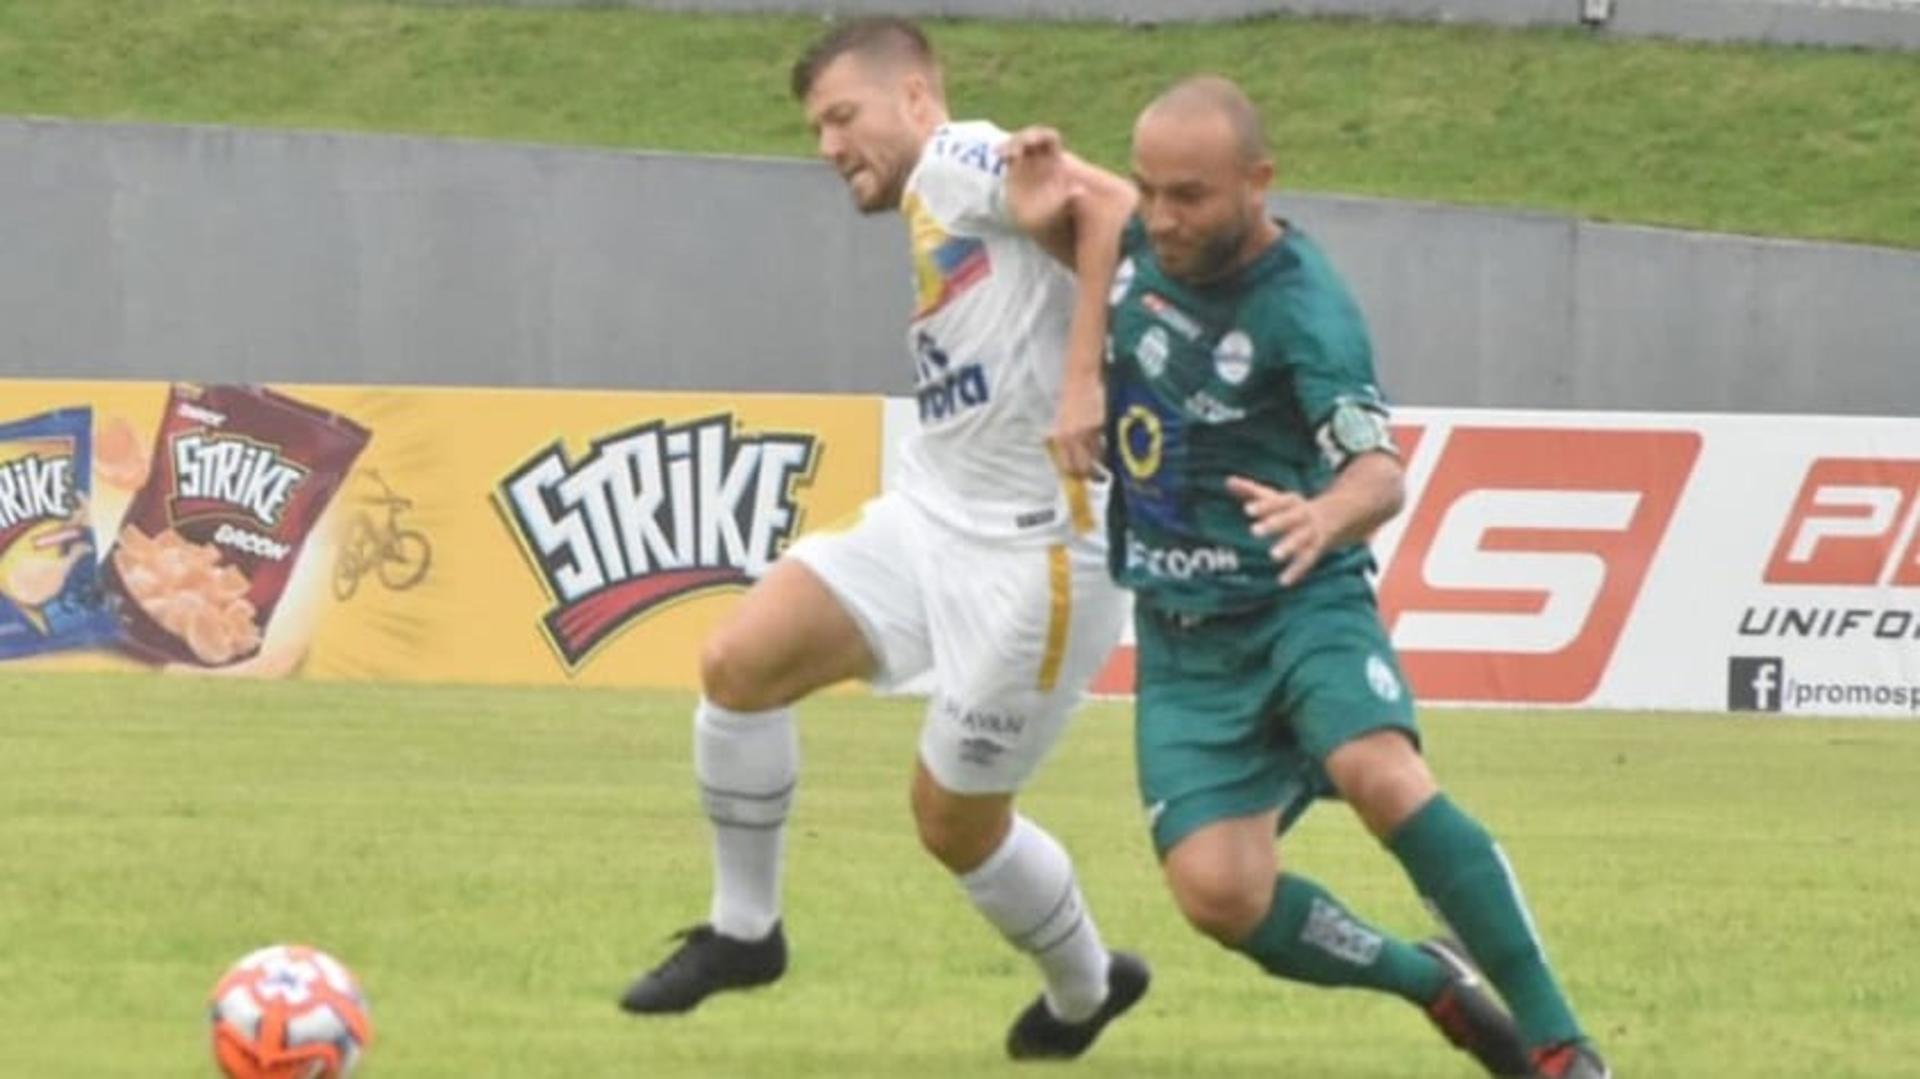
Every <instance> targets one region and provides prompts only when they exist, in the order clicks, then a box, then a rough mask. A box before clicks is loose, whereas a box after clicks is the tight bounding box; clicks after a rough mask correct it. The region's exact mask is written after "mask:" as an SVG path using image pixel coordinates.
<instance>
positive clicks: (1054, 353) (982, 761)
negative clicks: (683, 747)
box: [621, 18, 1149, 1058]
mask: <svg viewBox="0 0 1920 1079" xmlns="http://www.w3.org/2000/svg"><path fill="white" fill-rule="evenodd" d="M793 91H794V96H795V97H796V98H798V99H799V100H800V101H801V102H802V103H803V105H804V107H805V110H806V114H807V119H808V122H809V124H810V126H811V127H812V129H813V130H814V132H815V134H816V135H817V137H818V140H819V151H820V155H821V156H822V157H823V158H825V159H826V161H827V162H828V163H829V164H831V165H832V166H833V167H834V169H835V170H836V171H837V172H839V174H840V176H841V178H842V179H843V180H844V181H845V182H846V183H847V186H848V187H849V188H850V189H851V191H852V194H853V197H854V201H855V203H856V205H857V206H858V208H859V209H860V210H861V211H862V212H863V213H882V212H888V211H893V210H898V211H899V212H900V213H902V214H904V215H905V217H906V219H907V224H908V229H909V233H910V239H911V250H912V260H913V272H914V281H915V285H916V304H915V306H916V310H915V311H914V313H913V316H912V319H911V322H910V324H909V328H908V334H907V338H908V347H909V349H910V355H911V357H912V359H913V362H914V364H915V365H916V373H917V383H916V396H917V399H918V402H919V412H920V429H919V431H918V432H917V434H915V435H914V436H913V438H912V439H911V440H910V441H909V442H908V444H907V446H906V447H905V449H904V451H903V454H902V459H901V462H900V467H899V470H898V474H897V477H896V481H895V483H894V484H893V485H892V487H891V488H890V489H889V490H888V491H887V492H886V493H884V494H882V495H881V496H880V497H879V498H877V499H875V500H874V501H872V502H870V503H869V504H868V505H867V506H866V508H865V511H864V513H863V515H862V517H861V519H860V521H859V523H858V524H856V525H854V526H853V527H852V528H851V529H850V530H848V531H844V532H839V533H832V534H819V533H816V534H814V535H811V536H808V537H806V538H804V539H802V540H801V541H799V542H798V543H796V544H794V546H793V547H792V548H791V549H789V550H788V551H787V552H786V554H785V556H784V557H783V558H782V559H780V561H779V562H777V563H776V564H775V565H774V566H773V568H772V569H771V570H770V571H769V572H768V573H767V574H766V576H764V577H763V578H762V579H761V580H759V581H758V582H757V583H756V584H755V585H754V587H753V588H752V589H751V590H750V591H749V592H748V594H747V596H746V598H745V599H744V600H743V601H742V602H741V604H740V606H739V607H738V608H737V609H736V610H735V612H734V613H733V614H732V616H731V617H730V618H729V620H728V621H727V622H726V623H725V624H724V625H723V626H721V627H720V628H719V629H718V630H717V631H716V632H715V634H714V635H713V637H712V638H711V639H710V640H709V641H708V643H707V645H706V648H705V649H704V651H703V654H702V660H701V672H700V673H701V685H702V689H703V697H702V699H701V702H700V705H699V708H698V711H697V712H696V714H695V718H694V771H695V773H696V776H697V778H698V781H699V786H700V792H701V798H702V803H703V805H704V807H705V809H706V814H707V817H708V819H709V820H710V821H711V822H712V825H713V854H714V893H713V904H712V910H711V914H710V920H709V922H708V923H706V924H703V925H700V926H697V927H695V928H693V929H691V930H688V931H686V932H685V933H684V934H682V943H681V945H680V947H679V948H678V950H677V951H675V952H674V953H673V954H672V955H671V956H670V957H668V959H667V960H666V961H665V962H664V963H662V964H661V965H660V966H659V967H657V968H655V969H654V970H652V971H651V972H649V973H648V974H647V975H645V976H644V977H642V978H641V979H640V980H639V981H637V982H635V983H634V985H633V986H632V987H631V988H630V989H629V990H628V991H627V993H626V995H625V996H624V997H623V998H622V1002H621V1003H622V1006H623V1007H625V1008H626V1009H627V1010H629V1011H633V1012H638V1013H648V1014H658V1013H674V1012H683V1011H686V1010H688V1009H690V1008H692V1007H694V1006H695V1005H697V1004H698V1003H699V1002H700V1001H701V1000H703V999H705V998H706V997H707V996H708V995H709V994H711V993H713V992H716V991H718V990H722V989H730V988H744V987H748V986H754V985H761V984H765V983H768V982H771V981H773V980H775V979H777V978H779V977H780V975H781V974H782V973H784V971H785V969H786V941H785V936H784V934H783V932H782V927H781V910H780V873H781V862H782V855H783V842H784V827H785V822H786V818H787V813H788V809H789V807H790V806H791V804H792V802H793V797H794V790H795V787H796V776H797V774H798V750H797V743H796V740H795V734H794V721H793V714H792V711H791V706H792V704H793V703H794V702H795V701H797V700H799V699H800V698H802V697H804V696H806V695H807V694H809V693H811V692H813V691H814V690H816V689H819V688H822V687H824V686H827V685H831V684H833V683H835V682H839V681H842V680H844V679H848V678H865V679H868V680H870V681H872V682H874V683H876V684H881V685H889V684H895V683H898V682H900V681H902V680H905V679H909V678H912V677H915V676H917V675H920V674H923V673H925V672H929V671H931V673H932V681H933V695H932V698H931V700H930V701H929V703H928V707H927V711H926V716H925V719H924V721H923V726H922V728H921V735H920V744H919V761H918V765H917V767H916V768H915V771H914V775H913V780H912V805H913V813H914V818H915V821H916V823H917V824H918V827H919V833H920V839H921V842H922V844H923V845H924V846H925V847H926V849H927V850H928V852H929V853H931V854H932V855H933V856H934V857H935V858H937V859H939V860H940V861H941V862H942V863H943V864H944V865H945V866H946V867H947V868H948V869H949V870H950V871H951V872H953V873H954V875H955V876H956V877H957V878H958V880H959V882H960V885H961V887H962V889H963V890H964V891H965V893H966V895H967V897H968V898H969V899H970V900H971V901H972V903H973V905H974V906H975V908H976V909H978V910H979V911H980V913H981V914H982V915H983V916H984V917H985V918H986V919H987V920H988V921H989V922H991V923H992V924H993V925H994V926H995V927H996V928H998V929H999V930H1000V931H1001V933H1002V934H1003V935H1005V936H1006V938H1007V939H1008V941H1009V942H1011V943H1012V944H1013V945H1014V947H1016V948H1018V949H1020V950H1022V951H1024V952H1026V953H1027V954H1028V955H1030V956H1031V957H1032V958H1033V960H1034V962H1035V963H1036V964H1037V965H1038V967H1039V968H1040V972H1041V975H1042V978H1043V980H1044V983H1045V988H1044V991H1043V992H1042V993H1041V994H1040V996H1039V997H1038V998H1037V999H1036V1000H1035V1001H1034V1002H1033V1003H1032V1004H1031V1005H1030V1006H1029V1007H1028V1008H1027V1009H1026V1010H1025V1011H1024V1012H1022V1013H1021V1015H1020V1016H1019V1017H1018V1018H1017V1019H1016V1020H1015V1022H1014V1025H1013V1028H1012V1029H1011V1030H1010V1031H1009V1033H1008V1036H1007V1051H1008V1052H1009V1053H1010V1054H1011V1055H1012V1056H1014V1057H1016V1058H1060V1057H1073V1056H1078V1055H1079V1054H1080V1053H1082V1052H1084V1051H1085V1050H1086V1049H1087V1048H1088V1046H1090V1045H1091V1044H1092V1043H1093V1040H1094V1038H1095V1037H1097V1036H1098V1034H1099V1033H1100V1031H1101V1029H1102V1028H1103V1027H1104V1026H1105V1025H1106V1024H1107V1023H1108V1022H1109V1021H1111V1020H1112V1019H1113V1018H1114V1017H1115V1016H1117V1015H1119V1014H1120V1013H1122V1012H1124V1011H1125V1010H1126V1009H1127V1008H1129V1007H1131V1006H1132V1005H1133V1003H1134V1002H1135V1001H1137V1000H1138V999H1139V998H1140V996H1141V995H1142V994H1143V993H1144V992H1145V991H1146V988H1147V982H1148V979H1149V972H1148V969H1147V967H1146V965H1145V964H1144V963H1143V962H1142V961H1141V960H1140V959H1139V958H1138V957H1136V956H1132V955H1129V954H1127V953H1124V952H1112V951H1109V950H1108V949H1107V947H1106V946H1105V944H1103V943H1102V941H1101V937H1100V932H1099V930H1098V929H1097V928H1096V926H1095V924H1094V920H1093V917H1092V915H1091V914H1090V913H1089V911H1088V909H1087V904H1086V902H1085V900H1084V898H1083V897H1082V896H1081V893H1080V889H1079V886H1078V884H1077V883H1076V880H1075V875H1074V870H1073V864H1072V862H1071V861H1070V860H1069V858H1068V856H1067V852H1066V851H1065V849H1063V848H1062V847H1061V845H1060V844H1059V843H1058V842H1057V841H1056V840H1055V839H1054V838H1053V837H1052V836H1050V835H1048V834H1047V833H1046V832H1045V831H1044V830H1042V829H1041V828H1040V827H1039V826H1038V825H1036V824H1034V823H1033V822H1032V821H1030V820H1027V819H1026V818H1025V817H1022V816H1020V815H1019V814H1017V813H1016V812H1014V808H1013V798H1014V792H1015V791H1017V790H1018V789H1019V788H1020V787H1021V786H1022V785H1023V784H1024V783H1025V782H1026V780H1027V778H1028V777H1029V776H1030V775H1032V773H1033V771H1034V769H1035V768H1036V767H1037V766H1038V765H1039V763H1040V761H1041V759H1042V758H1043V757H1045V756H1046V754H1047V752H1048V750H1049V749H1051V747H1052V746H1053V744H1054V742H1055V741H1056V740H1057V739H1058V737H1059V736H1060V733H1061V731H1062V730H1063V729H1064V727H1065V725H1066V721H1067V716H1068V713H1069V712H1070V711H1071V710H1072V709H1073V707H1074V705H1075V704H1076V703H1077V701H1078V699H1079V697H1080V695H1081V692H1082V690H1083V689H1084V688H1085V686H1086V684H1087V682H1088V681H1089V680H1090V679H1091V678H1092V677H1093V675H1094V674H1095V673H1096V672H1097V671H1098V669H1099V667H1100V666H1101V664H1102V663H1103V662H1104V661H1105V659H1106V657H1107V655H1108V653H1109V652H1110V651H1111V650H1112V648H1113V646H1114V644H1115V643H1116V641H1117V640H1118V637H1119V634H1120V627H1121V623H1122V620H1123V619H1124V617H1125V600H1124V599H1123V597H1122V593H1121V592H1120V591H1119V590H1118V589H1117V588H1116V587H1115V586H1114V585H1113V584H1112V583H1111V581H1110V579H1109V578H1108V575H1107V570H1106V549H1105V541H1104V536H1103V530H1102V528H1101V527H1100V523H1101V522H1100V520H1099V517H1100V515H1101V514H1102V513H1103V512H1104V511H1103V507H1102V505H1101V502H1102V498H1101V497H1100V492H1099V491H1097V490H1090V489H1089V488H1088V486H1087V485H1085V484H1084V483H1082V482H1081V481H1079V480H1070V479H1067V478H1066V477H1067V476H1069V475H1085V474H1086V473H1087V472H1088V470H1089V469H1090V468H1091V464H1092V462H1093V460H1095V459H1096V457H1097V452H1098V438H1099V428H1100V421H1101V416H1102V410H1103V408H1104V405H1103V402H1102V397H1101V388H1100V364H1101V359H1102V355H1101V349H1102V348H1103V340H1104V331H1105V318H1106V300H1107V296H1106V293H1107V288H1108V285H1109V284H1110V282H1111V281H1112V278H1113V272H1114V263H1115V262H1116V261H1117V258H1118V255H1117V252H1118V237H1119V233H1120V228H1121V226H1122V224H1123V223H1124V221H1125V218H1126V215H1127V213H1128V212H1129V210H1130V207H1131V189H1130V188H1129V187H1128V186H1127V185H1126V183H1125V182H1124V181H1121V180H1120V179H1119V178H1117V177H1114V176H1112V175H1110V174H1108V173H1105V172H1101V171H1100V170H1097V169H1094V168H1091V167H1089V166H1087V165H1085V164H1084V163H1082V162H1080V161H1078V160H1077V159H1073V158H1071V157H1068V156H1065V155H1064V151H1062V150H1061V149H1060V148H1059V144H1058V140H1057V138H1055V137H1054V136H1053V135H1052V133H1051V132H1046V131H1043V130H1038V129H1036V130H1031V131H1026V132H1022V133H1021V134H1020V135H1018V136H1011V137H1010V136H1009V135H1008V134H1007V133H1006V132H1004V131H1001V130H1000V129H998V128H996V127H994V126H993V125H992V124H989V123H983V122H969V123H956V122H953V121H951V120H950V119H949V118H948V115H947V109H946V103H945V99H944V95H943V93H942V91H941V83H940V69H939V65H938V63H937V62H936V60H935V59H934V56H933V53H932V50H931V48H930V47H929V45H928V44H927V40H926V38H925V37H924V36H923V35H922V34H921V32H920V31H919V29H918V28H917V27H915V26H914V25H913V24H912V23H910V22H906V21H904V20H899V19H890V18H879V19H862V20H856V21H852V22H847V23H842V24H837V25H836V26H834V27H832V28H830V29H829V30H828V31H827V33H826V34H825V35H824V36H823V37H822V38H821V39H820V40H819V41H818V42H816V43H815V44H814V45H813V47H812V48H811V49H809V50H808V52H807V53H806V54H805V55H804V56H803V57H802V58H801V59H800V61H799V63H798V64H796V65H795V67H794V73H793ZM1056 459H1057V460H1056Z"/></svg>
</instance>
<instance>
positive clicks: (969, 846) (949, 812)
mask: <svg viewBox="0 0 1920 1079" xmlns="http://www.w3.org/2000/svg"><path fill="white" fill-rule="evenodd" d="M1012 813H1013V811H1012V808H1011V807H1010V806H1002V805H998V804H989V803H981V802H979V801H978V800H972V801H969V800H964V799H960V798H955V797H941V796H940V795H939V794H938V793H936V792H934V791H932V790H930V789H929V787H928V786H927V785H926V784H924V783H921V784H916V785H915V787H914V790H913V822H914V826H915V828H916V830H917V831H918V832H919V836H920V846H921V847H922V848H923V849H924V850H925V851H926V852H927V853H928V854H931V855H933V857H934V859H935V860H936V861H938V862H939V863H940V864H941V865H943V866H946V867H947V870H948V872H951V873H955V874H960V873H969V872H972V871H973V870H975V869H977V868H979V867H980V865H981V864H982V863H984V862H985V861H986V860H987V858H988V857H990V856H991V855H992V854H993V852H994V851H995V850H996V849H998V848H999V846H1000V844H1001V842H1002V841H1004V840H1005V839H1006V835H1007V829H1008V828H1009V827H1011V825H1012V821H1013V817H1012Z"/></svg>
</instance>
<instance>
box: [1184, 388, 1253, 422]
mask: <svg viewBox="0 0 1920 1079" xmlns="http://www.w3.org/2000/svg"><path fill="white" fill-rule="evenodd" d="M1184 404H1185V408H1186V410H1187V414H1188V415H1190V416H1192V417H1193V418H1194V419H1196V420H1199V421H1200V422H1201V423H1233V422H1234V421H1236V420H1244V419H1246V418H1247V410H1246V409H1244V408H1241V407H1240V406H1238V405H1230V404H1227V403H1226V402H1225V401H1222V400H1220V399H1219V398H1218V397H1215V396H1214V395H1212V394H1210V393H1208V392H1207V391H1205V390H1195V391H1194V392H1193V393H1191V394H1188V395H1187V399H1186V401H1185V403H1184Z"/></svg>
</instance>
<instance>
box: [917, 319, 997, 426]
mask: <svg viewBox="0 0 1920 1079" xmlns="http://www.w3.org/2000/svg"><path fill="white" fill-rule="evenodd" d="M913 351H914V369H915V373H916V376H917V382H916V384H915V386H914V390H913V396H914V401H915V403H916V404H917V405H918V406H919V409H920V422H921V423H932V422H935V421H937V420H945V419H950V418H952V417H954V416H957V415H959V414H960V413H962V412H966V411H969V410H971V409H975V408H979V407H980V406H981V405H984V404H986V403H987V402H988V401H989V400H991V399H992V397H993V388H992V386H991V385H990V384H989V383H988V382H987V369H986V368H985V367H982V366H981V365H980V364H978V363H963V364H959V365H955V364H954V362H953V358H952V357H951V356H949V355H948V354H947V350H946V349H943V348H941V347H940V345H939V342H937V341H935V340H934V339H933V335H931V334H928V333H926V332H924V331H922V332H920V333H917V334H915V335H914V339H913Z"/></svg>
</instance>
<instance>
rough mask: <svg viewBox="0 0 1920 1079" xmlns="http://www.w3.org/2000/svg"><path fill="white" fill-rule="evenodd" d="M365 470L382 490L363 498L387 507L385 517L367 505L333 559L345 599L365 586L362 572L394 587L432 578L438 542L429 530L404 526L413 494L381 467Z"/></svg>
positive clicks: (337, 587)
mask: <svg viewBox="0 0 1920 1079" xmlns="http://www.w3.org/2000/svg"><path fill="white" fill-rule="evenodd" d="M360 474H361V475H363V476H365V477H367V478H368V479H370V480H372V481H373V482H375V483H377V484H379V485H380V490H381V492H382V493H381V494H378V495H367V496H362V497H361V498H360V499H359V502H360V504H361V505H363V506H374V507H379V508H381V509H384V510H386V511H387V513H386V520H385V521H384V522H382V521H379V520H377V519H376V517H375V515H374V514H373V513H371V512H368V511H366V510H362V511H361V512H359V513H358V514H355V515H354V518H353V524H352V525H350V526H348V528H347V539H346V542H345V543H342V544H341V545H340V555H339V557H338V558H336V559H335V560H334V563H333V594H334V596H336V597H337V598H339V599H343V600H344V599H350V598H352V596H353V593H354V591H355V590H356V589H358V588H359V587H360V578H362V577H364V576H366V575H367V574H369V573H372V574H373V575H374V576H376V577H378V578H379V579H380V583H381V584H383V585H386V586H387V587H388V588H390V589H392V590H393V591H395V592H404V591H406V590H407V589H409V588H412V587H413V586H414V585H417V584H419V583H420V582H421V581H422V580H424V579H426V576H427V567H428V566H429V565H431V564H432V562H433V544H432V543H429V542H428V541H427V536H426V533H424V532H421V531H419V530H418V529H413V528H402V527H400V515H401V514H403V513H405V512H407V511H408V510H410V509H412V508H413V499H411V498H403V497H401V496H400V495H398V494H396V493H395V492H394V490H393V488H392V487H389V486H387V481H386V480H383V479H381V478H380V471H379V470H378V469H373V468H365V469H361V470H360Z"/></svg>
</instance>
